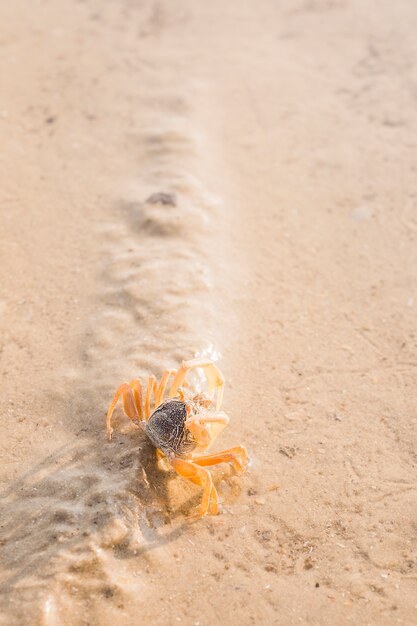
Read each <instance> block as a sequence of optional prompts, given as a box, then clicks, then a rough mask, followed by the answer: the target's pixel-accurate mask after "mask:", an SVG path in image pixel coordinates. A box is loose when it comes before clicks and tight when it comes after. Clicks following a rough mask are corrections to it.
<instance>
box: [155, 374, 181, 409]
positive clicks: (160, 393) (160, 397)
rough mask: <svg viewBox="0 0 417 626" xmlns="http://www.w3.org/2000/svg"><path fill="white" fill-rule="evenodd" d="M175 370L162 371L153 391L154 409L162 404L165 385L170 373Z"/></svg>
mask: <svg viewBox="0 0 417 626" xmlns="http://www.w3.org/2000/svg"><path fill="white" fill-rule="evenodd" d="M176 373H177V370H165V371H164V373H163V374H162V377H161V380H160V383H159V385H158V386H157V388H156V392H155V409H157V408H158V407H159V406H160V404H162V400H163V398H164V393H165V388H166V386H167V383H168V380H169V377H170V376H172V374H176Z"/></svg>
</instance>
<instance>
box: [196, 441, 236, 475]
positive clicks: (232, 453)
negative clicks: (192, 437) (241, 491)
mask: <svg viewBox="0 0 417 626" xmlns="http://www.w3.org/2000/svg"><path fill="white" fill-rule="evenodd" d="M247 460H248V455H247V452H246V448H245V447H244V446H235V447H234V448H229V449H228V450H223V451H222V452H217V453H215V454H207V455H205V456H199V457H195V458H193V459H192V462H193V463H194V464H195V465H200V466H202V467H206V466H208V465H217V464H218V463H232V464H233V467H234V468H235V470H236V471H237V472H241V471H242V470H243V468H244V467H245V465H246V463H247Z"/></svg>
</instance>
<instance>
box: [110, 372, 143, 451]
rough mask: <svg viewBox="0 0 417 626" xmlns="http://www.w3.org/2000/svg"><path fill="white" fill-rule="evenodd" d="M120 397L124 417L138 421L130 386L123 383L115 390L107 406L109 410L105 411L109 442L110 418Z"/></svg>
mask: <svg viewBox="0 0 417 626" xmlns="http://www.w3.org/2000/svg"><path fill="white" fill-rule="evenodd" d="M120 396H122V398H123V409H124V412H125V413H126V415H127V416H128V417H130V419H132V420H139V413H138V410H137V408H136V404H135V398H134V396H133V392H132V388H131V387H130V385H128V383H123V384H122V385H120V387H118V389H117V390H116V393H115V394H114V398H113V401H112V403H111V405H110V406H109V410H108V411H107V420H106V425H107V436H108V438H109V440H110V439H111V437H112V433H113V428H112V427H111V418H112V415H113V412H114V409H115V407H116V404H117V403H118V401H119V398H120Z"/></svg>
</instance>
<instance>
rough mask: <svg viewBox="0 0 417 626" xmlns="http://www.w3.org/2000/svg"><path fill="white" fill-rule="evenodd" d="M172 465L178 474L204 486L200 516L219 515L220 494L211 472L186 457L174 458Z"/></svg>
mask: <svg viewBox="0 0 417 626" xmlns="http://www.w3.org/2000/svg"><path fill="white" fill-rule="evenodd" d="M171 465H172V467H173V468H174V469H175V471H176V472H177V474H179V475H180V476H183V477H184V478H187V479H188V480H190V481H191V482H193V483H195V484H196V485H200V486H201V487H203V497H202V499H201V507H200V517H203V516H204V515H206V514H207V513H210V515H217V513H218V510H219V504H218V496H217V491H216V488H215V487H214V485H213V480H212V478H211V474H210V472H209V471H208V470H206V469H204V468H203V467H199V466H198V465H195V464H194V463H192V462H190V461H185V460H184V459H173V460H172V461H171Z"/></svg>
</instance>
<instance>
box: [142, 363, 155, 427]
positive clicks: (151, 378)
mask: <svg viewBox="0 0 417 626" xmlns="http://www.w3.org/2000/svg"><path fill="white" fill-rule="evenodd" d="M152 393H156V378H155V376H154V375H153V374H152V375H151V376H149V378H148V386H147V388H146V396H145V406H144V413H145V420H146V421H148V419H149V417H150V414H151V398H152Z"/></svg>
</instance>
